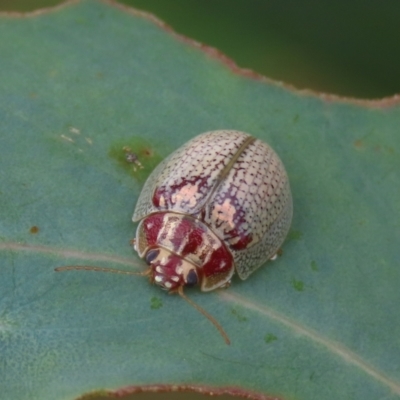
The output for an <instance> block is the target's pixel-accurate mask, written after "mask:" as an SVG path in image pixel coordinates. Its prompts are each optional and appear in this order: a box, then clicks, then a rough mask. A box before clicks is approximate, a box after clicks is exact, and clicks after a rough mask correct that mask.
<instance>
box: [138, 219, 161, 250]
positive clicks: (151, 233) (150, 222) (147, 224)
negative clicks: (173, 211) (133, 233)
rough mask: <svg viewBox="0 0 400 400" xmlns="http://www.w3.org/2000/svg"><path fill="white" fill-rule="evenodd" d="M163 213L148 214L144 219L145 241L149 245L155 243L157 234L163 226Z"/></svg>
mask: <svg viewBox="0 0 400 400" xmlns="http://www.w3.org/2000/svg"><path fill="white" fill-rule="evenodd" d="M163 221H164V214H162V213H157V214H153V215H150V216H149V217H148V218H146V220H145V221H144V224H143V226H144V228H145V229H144V231H145V234H146V241H147V243H148V245H149V246H152V245H155V244H157V236H158V233H159V232H160V230H161V229H162V228H163V226H164V225H163Z"/></svg>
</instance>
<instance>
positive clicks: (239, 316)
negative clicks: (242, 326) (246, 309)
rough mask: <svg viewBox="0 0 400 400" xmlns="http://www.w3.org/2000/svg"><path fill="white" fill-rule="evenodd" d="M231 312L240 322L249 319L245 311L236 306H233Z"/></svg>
mask: <svg viewBox="0 0 400 400" xmlns="http://www.w3.org/2000/svg"><path fill="white" fill-rule="evenodd" d="M231 312H232V314H233V315H234V316H235V317H236V318H237V320H238V321H239V322H246V321H247V317H245V316H244V315H243V313H242V312H241V311H239V310H237V309H236V308H232V310H231Z"/></svg>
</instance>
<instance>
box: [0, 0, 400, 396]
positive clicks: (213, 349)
mask: <svg viewBox="0 0 400 400" xmlns="http://www.w3.org/2000/svg"><path fill="white" fill-rule="evenodd" d="M399 126H400V107H399V103H398V102H396V101H395V99H393V100H392V101H390V100H387V101H382V102H374V103H366V102H364V103H363V102H359V103H355V102H353V103H352V102H350V101H341V100H338V99H333V98H329V97H322V96H316V95H310V94H306V93H299V92H295V91H293V90H290V89H288V88H285V87H283V86H281V85H277V84H274V83H270V82H266V81H263V80H259V79H254V78H251V77H248V76H247V77H246V76H244V75H241V74H240V73H238V71H234V70H232V69H230V68H228V67H227V66H226V65H225V64H223V63H222V62H221V61H220V60H218V59H217V58H215V57H213V56H210V54H209V53H205V52H203V51H202V50H201V49H200V48H199V47H196V46H193V44H190V43H188V42H185V41H183V40H181V39H180V38H178V37H177V36H175V35H173V34H171V33H170V32H168V31H166V30H165V28H163V27H162V26H160V25H158V24H156V23H154V21H152V20H150V19H149V18H147V17H145V16H143V15H139V14H136V13H134V12H132V11H128V10H126V9H122V8H119V7H115V6H114V5H112V4H108V3H102V2H95V1H85V2H76V3H71V4H69V5H67V6H64V7H61V8H59V9H57V10H55V11H52V12H49V13H47V12H46V13H38V14H37V15H31V16H25V17H11V16H6V15H3V16H1V18H0V398H1V399H7V400H9V399H12V400H35V399H37V400H54V399H73V398H75V397H77V396H79V395H81V394H83V393H86V392H90V391H93V390H100V389H110V390H112V389H118V388H121V387H124V386H127V385H143V384H156V383H164V384H174V383H177V384H200V385H201V384H204V385H208V386H239V387H242V388H245V389H249V390H253V391H257V392H260V393H265V394H269V395H276V396H279V397H281V398H284V399H302V400H313V399H316V400H317V399H318V400H328V399H332V398H338V399H341V398H343V399H363V400H377V399H385V400H394V399H400V312H399V304H400V268H399V265H400V256H399V243H400V157H399V151H400V136H399ZM214 129H237V130H243V131H246V132H249V133H252V134H253V135H255V136H257V137H259V138H262V139H263V140H265V141H267V142H268V143H270V144H271V145H272V146H273V147H274V148H275V149H276V151H277V152H278V153H279V155H280V156H281V158H282V160H283V161H284V164H285V165H286V168H287V171H288V174H289V177H290V181H291V185H292V191H293V196H294V220H293V225H292V230H291V232H290V234H289V238H288V240H287V242H286V243H285V245H284V247H283V256H282V257H280V258H279V259H278V260H277V261H275V262H274V263H270V264H269V266H268V267H265V268H262V269H260V270H259V271H258V272H257V273H255V274H254V275H252V276H251V277H250V278H249V279H248V280H247V281H244V282H241V281H239V280H238V279H234V281H233V284H232V286H231V287H230V288H229V289H227V290H225V291H220V292H214V293H208V294H203V293H200V292H198V291H195V290H193V291H191V292H190V293H189V292H188V294H189V295H190V297H191V298H192V299H193V300H195V301H196V302H198V303H199V304H200V305H201V306H202V307H204V308H205V309H206V310H208V311H209V312H210V313H211V314H213V315H214V316H215V317H216V318H217V319H218V321H219V322H220V323H221V324H222V325H223V327H224V328H225V330H226V331H227V333H228V335H229V336H230V339H231V341H232V344H231V345H230V346H227V345H226V344H225V343H224V342H223V340H222V338H221V337H220V336H219V334H218V333H217V331H216V330H215V328H214V327H213V326H212V325H211V324H210V322H209V321H208V320H207V319H205V318H204V317H202V316H201V315H200V314H198V313H197V312H196V311H195V310H194V309H192V308H191V307H190V306H189V305H188V304H187V303H185V302H184V301H183V300H182V299H181V298H179V297H178V296H169V295H167V294H166V293H164V292H162V291H160V289H159V288H157V287H154V286H151V285H150V284H149V283H148V281H147V280H146V279H144V278H140V277H134V276H124V275H114V274H102V273H94V272H82V271H72V272H64V273H55V272H54V268H55V267H58V266H63V265H97V266H103V267H111V268H120V269H123V270H137V271H140V270H142V269H143V268H144V265H143V262H142V261H141V260H139V259H138V258H137V256H136V255H135V254H134V252H133V251H132V249H131V247H130V244H129V240H130V239H131V238H132V237H133V236H134V232H135V226H134V225H133V224H132V222H131V214H132V212H133V208H134V205H135V202H136V199H137V197H138V195H139V193H140V190H141V187H142V185H143V182H144V180H145V178H146V177H147V176H148V174H149V173H150V172H151V170H152V169H153V168H154V166H155V165H156V164H157V163H158V162H159V161H160V160H161V159H163V158H164V157H165V156H167V155H168V154H169V153H170V152H172V151H173V150H174V149H176V148H177V147H178V146H180V145H181V144H183V143H184V142H186V141H187V140H189V139H190V138H192V137H193V136H195V135H197V134H199V133H201V132H204V131H207V130H214ZM124 146H128V147H130V148H131V149H132V151H133V152H135V154H136V155H137V156H138V159H139V162H140V165H136V164H126V163H125V162H124V152H123V150H122V148H123V147H124ZM141 167H143V168H141Z"/></svg>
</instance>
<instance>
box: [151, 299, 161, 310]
mask: <svg viewBox="0 0 400 400" xmlns="http://www.w3.org/2000/svg"><path fill="white" fill-rule="evenodd" d="M162 306H163V303H162V300H161V299H160V298H159V297H152V298H151V299H150V308H151V309H152V310H158V309H159V308H161V307H162Z"/></svg>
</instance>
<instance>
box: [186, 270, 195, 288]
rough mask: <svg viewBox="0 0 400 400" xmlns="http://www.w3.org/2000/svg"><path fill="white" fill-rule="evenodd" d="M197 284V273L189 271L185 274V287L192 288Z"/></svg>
mask: <svg viewBox="0 0 400 400" xmlns="http://www.w3.org/2000/svg"><path fill="white" fill-rule="evenodd" d="M197 282H198V279H197V273H196V271H195V270H194V269H191V270H190V271H189V273H188V274H187V277H186V282H185V285H186V286H194V285H196V284H197Z"/></svg>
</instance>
